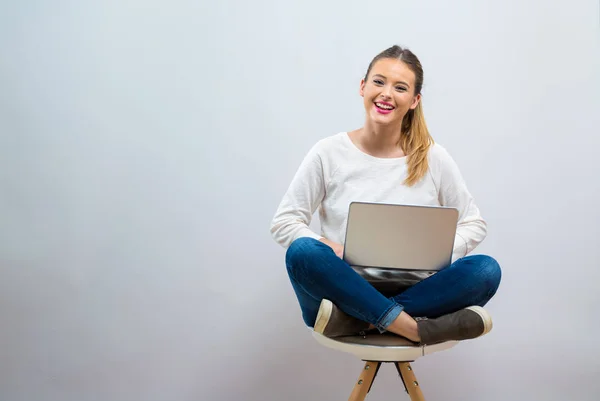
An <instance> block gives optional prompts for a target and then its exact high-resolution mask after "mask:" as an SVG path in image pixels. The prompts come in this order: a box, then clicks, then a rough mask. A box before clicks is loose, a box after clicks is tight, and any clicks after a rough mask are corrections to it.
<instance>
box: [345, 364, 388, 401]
mask: <svg viewBox="0 0 600 401" xmlns="http://www.w3.org/2000/svg"><path fill="white" fill-rule="evenodd" d="M380 366H381V362H367V363H365V367H364V368H363V370H362V372H361V373H360V376H359V377H358V381H357V382H356V384H355V385H354V389H353V390H352V394H350V398H348V401H364V399H365V397H366V396H367V393H368V392H369V390H370V389H371V385H372V384H373V380H374V379H375V375H376V374H377V371H378V370H379V367H380Z"/></svg>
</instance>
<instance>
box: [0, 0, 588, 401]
mask: <svg viewBox="0 0 600 401" xmlns="http://www.w3.org/2000/svg"><path fill="white" fill-rule="evenodd" d="M599 11H600V10H599V5H598V2H597V1H591V0H590V1H583V0H581V1H575V2H574V1H566V0H563V1H558V0H555V1H553V2H550V3H549V2H547V1H541V0H538V1H516V0H512V1H502V2H500V1H498V2H493V3H492V2H481V1H470V2H469V1H452V2H447V1H427V2H415V1H395V2H371V3H367V2H348V1H336V2H333V1H332V2H326V1H309V0H305V1H302V2H300V1H298V2H293V3H292V2H275V1H272V2H267V1H252V2H247V1H242V0H228V1H219V2H210V4H208V2H195V1H184V0H179V1H175V0H173V1H170V2H160V1H156V0H155V1H148V0H145V1H141V0H138V1H135V0H128V1H123V0H121V1H103V2H83V1H62V2H43V1H29V2H3V4H2V6H1V9H0V50H1V53H0V88H1V89H0V134H1V136H0V190H1V196H0V216H1V223H0V322H1V323H0V399H1V400H7V401H26V400H27V401H32V400H43V401H54V400H56V401H88V400H89V401H96V400H98V401H107V400H115V401H117V400H119V401H120V400H123V401H125V400H128V401H129V400H148V401H151V400H180V401H184V400H189V401H191V400H248V401H252V400H307V399H317V400H343V399H346V398H347V397H348V395H349V392H350V390H351V387H352V385H353V382H354V380H355V378H356V377H357V376H358V374H359V371H360V369H361V362H359V361H357V360H354V358H353V357H351V356H349V355H343V354H340V353H336V352H334V351H330V350H328V349H325V348H321V347H319V346H318V345H317V344H316V343H315V342H314V341H313V340H312V338H311V337H310V336H309V333H308V332H307V330H306V329H305V328H304V327H303V324H302V319H301V317H300V310H299V307H298V306H297V303H296V300H295V297H294V294H293V291H292V288H291V286H290V285H289V283H288V279H287V275H286V272H285V267H284V263H283V256H284V251H283V249H281V248H279V247H278V246H277V245H276V244H275V243H274V242H273V241H272V240H271V238H270V235H269V230H268V228H269V223H270V219H271V217H272V215H273V213H274V212H275V209H276V207H277V204H278V203H279V200H280V198H281V196H282V195H283V192H284V191H285V189H286V188H287V185H288V183H289V180H290V179H291V177H292V175H293V173H294V172H295V170H296V168H297V166H298V164H299V162H300V161H301V159H302V157H303V156H304V154H305V153H306V151H307V150H308V149H309V148H310V146H312V144H314V143H315V142H316V141H317V140H319V139H320V138H323V137H324V136H328V135H332V134H335V133H337V132H339V131H342V130H350V129H354V128H356V127H358V126H359V125H360V124H361V123H362V121H363V109H362V103H361V99H360V98H359V96H358V83H359V80H360V78H361V75H362V74H363V73H364V71H365V69H366V67H367V64H368V63H369V61H370V59H371V58H372V57H373V56H374V55H375V54H376V53H378V52H379V51H380V50H383V49H384V48H386V47H388V46H390V45H392V44H394V43H398V44H401V45H407V46H409V47H410V48H411V49H413V50H414V51H415V52H416V53H417V55H419V56H420V58H421V60H422V62H423V65H424V67H425V79H426V82H425V98H424V105H425V112H426V116H427V118H428V122H429V125H430V128H431V131H432V133H433V135H434V137H435V139H436V140H437V141H438V142H440V143H442V144H443V145H444V146H446V147H447V148H448V149H449V150H450V152H451V153H452V155H453V156H454V157H455V159H456V161H457V162H458V164H459V166H460V167H461V170H462V171H463V174H464V176H465V177H466V179H467V182H468V184H469V187H470V189H471V191H472V192H473V194H474V195H475V196H476V199H477V201H478V204H479V206H480V208H481V210H482V211H483V213H484V215H485V217H486V219H487V220H488V222H489V237H488V239H487V240H486V242H485V243H484V244H483V245H482V246H481V248H479V249H478V251H479V252H485V253H489V254H492V255H493V256H495V257H496V258H497V259H498V260H499V261H500V262H501V264H502V267H503V269H504V279H503V282H502V285H501V287H500V290H499V292H498V294H497V296H496V298H494V300H493V301H492V302H491V303H490V304H489V309H490V311H491V313H492V314H493V316H494V319H495V328H494V331H493V332H492V333H491V334H490V335H488V336H486V337H484V338H482V339H480V340H477V341H471V342H465V343H463V344H461V345H460V346H458V347H456V348H454V349H452V350H450V351H448V352H444V353H440V354H435V355H432V356H430V357H428V358H425V359H421V360H419V361H417V362H416V363H415V364H414V366H415V369H416V372H417V375H418V377H419V379H420V381H421V384H422V386H423V389H424V392H425V395H426V396H427V399H428V400H445V401H450V400H460V401H468V400H478V401H479V400H484V399H485V400H499V401H500V400H502V401H505V400H557V401H558V400H565V399H569V400H578V401H586V400H589V401H592V400H597V399H598V398H600V380H598V376H599V375H600V362H599V360H600V343H599V342H598V335H599V333H600V320H599V319H598V317H597V314H598V312H597V311H598V304H599V303H600V297H599V296H598V290H597V289H598V280H599V279H600V274H599V273H598V266H599V264H598V260H599V259H600V250H599V249H600V247H599V245H600V241H599V239H600V232H599V230H600V229H599V228H598V227H599V224H598V223H599V222H600V221H599V220H600V219H599V217H600V212H599V211H598V208H597V205H598V203H599V202H600V179H598V177H597V174H598V172H599V168H598V158H597V156H596V155H597V148H598V146H600V139H599V136H600V135H599V134H600V117H599V114H598V110H599V109H600V75H599V72H600V24H599V15H600V13H599ZM401 389H402V386H401V383H400V381H399V379H397V378H396V377H395V370H394V369H393V368H392V367H391V366H386V367H385V368H384V369H382V370H381V373H380V376H379V377H378V379H377V381H376V384H375V386H374V387H373V390H372V393H371V395H370V396H369V397H370V399H372V400H383V399H390V397H397V398H398V399H402V397H403V395H402V394H401V393H402V390H401ZM405 398H406V397H405ZM406 399H407V398H406Z"/></svg>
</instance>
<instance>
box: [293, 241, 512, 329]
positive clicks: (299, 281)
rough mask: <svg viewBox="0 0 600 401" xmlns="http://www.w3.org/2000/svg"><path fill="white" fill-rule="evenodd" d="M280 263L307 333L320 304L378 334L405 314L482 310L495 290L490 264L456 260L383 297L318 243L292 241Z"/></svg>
mask: <svg viewBox="0 0 600 401" xmlns="http://www.w3.org/2000/svg"><path fill="white" fill-rule="evenodd" d="M285 262H286V266H287V271H288V275H289V277H290V280H291V282H292V286H293V288H294V291H295V292H296V297H297V298H298V302H299V303H300V308H301V310H302V317H303V319H304V322H305V323H306V325H307V326H309V327H313V326H314V323H315V320H316V317H317V313H318V310H319V306H320V304H321V300H322V299H323V298H326V299H329V300H330V301H331V302H333V303H334V304H335V305H336V306H337V307H338V308H340V309H341V310H342V311H344V312H345V313H347V314H348V315H351V316H354V317H355V318H357V319H360V320H363V321H365V322H369V323H371V324H372V325H374V326H375V327H376V328H377V329H378V330H379V331H380V332H384V331H385V330H386V328H387V327H388V326H389V325H390V324H391V323H392V322H393V321H394V320H395V319H396V318H397V317H398V315H400V313H401V312H402V311H405V312H406V313H408V314H409V315H410V316H413V317H437V316H441V315H445V314H448V313H452V312H455V311H457V310H460V309H463V308H466V307H467V306H472V305H479V306H483V305H485V304H486V303H487V302H488V301H489V300H490V299H491V298H492V297H493V296H494V294H495V293H496V290H497V289H498V286H499V285H500V279H501V276H502V274H501V271H500V266H499V265H498V263H497V262H496V260H494V259H493V258H491V257H489V256H485V255H473V256H466V257H464V258H461V259H459V260H457V261H455V262H454V263H452V264H451V265H450V266H448V267H446V268H444V269H442V270H440V271H439V272H437V273H435V274H434V275H432V276H430V277H427V278H425V279H424V280H422V281H420V282H418V283H417V284H415V285H413V286H411V287H410V288H408V289H406V290H405V291H402V292H400V293H399V294H397V295H395V296H391V297H386V296H385V295H383V294H382V293H381V292H379V291H378V290H377V289H376V288H375V287H374V286H373V285H372V284H371V283H369V282H368V281H367V280H366V279H365V278H363V277H362V276H361V275H359V274H358V273H357V272H356V271H354V269H352V268H351V267H350V265H348V263H346V262H345V261H344V260H342V259H340V258H339V257H338V256H337V255H336V254H335V253H334V252H333V250H332V249H331V248H330V247H329V246H327V245H325V244H324V243H322V242H320V241H317V240H315V239H313V238H304V237H303V238H298V239H297V240H295V241H294V242H293V243H292V244H291V246H290V247H289V248H288V250H287V252H286V257H285Z"/></svg>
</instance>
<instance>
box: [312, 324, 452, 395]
mask: <svg viewBox="0 0 600 401" xmlns="http://www.w3.org/2000/svg"><path fill="white" fill-rule="evenodd" d="M309 329H310V330H311V332H312V334H313V337H314V338H315V339H316V340H317V342H319V343H320V344H321V345H324V346H325V347H329V348H332V349H335V350H337V351H342V352H348V353H350V354H354V355H355V356H356V357H358V358H360V359H361V360H363V361H364V362H365V366H364V368H363V370H362V372H361V373H360V376H359V377H358V380H357V381H356V384H355V385H354V388H353V389H352V393H351V394H350V398H349V399H348V401H363V400H364V399H365V397H366V396H367V393H368V392H369V391H370V390H371V386H372V385H373V381H374V380H375V376H377V372H378V371H379V368H380V367H381V364H382V363H393V364H394V366H395V367H396V370H397V371H398V374H399V375H400V378H401V379H402V382H403V383H404V388H405V390H406V392H407V393H408V395H409V396H410V399H411V401H425V398H423V393H422V392H421V387H420V386H419V382H418V381H417V378H416V377H415V373H414V371H413V369H412V367H411V365H410V362H413V361H415V360H416V359H417V358H420V357H422V356H425V355H429V354H432V353H434V352H438V351H444V350H447V349H449V348H452V347H453V346H455V345H456V344H457V343H458V342H457V341H447V342H444V343H440V344H434V345H425V346H418V345H415V343H413V342H411V341H409V340H407V339H404V338H402V337H399V336H396V335H394V334H390V333H383V334H377V333H376V334H368V335H367V336H364V337H363V336H346V337H338V338H336V339H335V340H334V339H331V338H328V337H325V336H324V335H322V334H320V333H317V332H316V331H314V330H313V329H312V328H309Z"/></svg>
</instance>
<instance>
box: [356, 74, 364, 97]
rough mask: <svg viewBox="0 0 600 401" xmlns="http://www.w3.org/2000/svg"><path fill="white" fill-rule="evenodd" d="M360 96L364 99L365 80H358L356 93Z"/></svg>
mask: <svg viewBox="0 0 600 401" xmlns="http://www.w3.org/2000/svg"><path fill="white" fill-rule="evenodd" d="M358 93H359V94H360V96H362V97H365V79H364V78H363V79H361V80H360V90H359V91H358Z"/></svg>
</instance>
